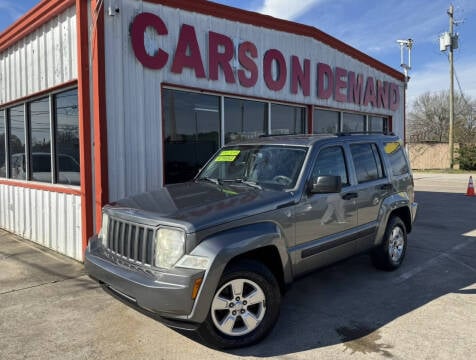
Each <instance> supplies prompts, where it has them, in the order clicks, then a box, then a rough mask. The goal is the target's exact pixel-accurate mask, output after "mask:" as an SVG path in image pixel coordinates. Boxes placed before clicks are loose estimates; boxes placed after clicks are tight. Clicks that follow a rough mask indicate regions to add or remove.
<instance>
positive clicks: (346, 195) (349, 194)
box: [342, 192, 359, 200]
mask: <svg viewBox="0 0 476 360" xmlns="http://www.w3.org/2000/svg"><path fill="white" fill-rule="evenodd" d="M358 196H359V195H358V194H357V193H355V192H350V193H347V194H344V195H342V199H344V200H350V199H355V198H356V197H358Z"/></svg>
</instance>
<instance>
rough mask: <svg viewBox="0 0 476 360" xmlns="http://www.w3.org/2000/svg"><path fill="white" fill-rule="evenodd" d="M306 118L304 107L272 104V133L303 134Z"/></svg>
mask: <svg viewBox="0 0 476 360" xmlns="http://www.w3.org/2000/svg"><path fill="white" fill-rule="evenodd" d="M305 119H306V111H305V109H304V108H303V107H298V106H287V105H280V104H271V134H302V133H304V132H305Z"/></svg>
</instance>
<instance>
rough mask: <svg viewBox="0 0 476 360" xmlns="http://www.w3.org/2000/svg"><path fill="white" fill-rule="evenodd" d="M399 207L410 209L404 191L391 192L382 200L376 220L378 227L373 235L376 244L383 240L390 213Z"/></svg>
mask: <svg viewBox="0 0 476 360" xmlns="http://www.w3.org/2000/svg"><path fill="white" fill-rule="evenodd" d="M401 208H406V209H408V210H409V211H410V199H409V197H408V195H407V194H406V193H405V192H400V193H395V194H392V195H390V196H388V197H386V198H385V199H384V200H383V201H382V203H381V205H380V210H379V214H378V220H377V223H378V228H377V236H376V237H375V245H376V246H377V245H380V244H381V243H382V241H383V236H384V234H385V229H386V228H387V223H388V219H389V218H390V214H391V213H393V212H394V211H395V210H398V209H401Z"/></svg>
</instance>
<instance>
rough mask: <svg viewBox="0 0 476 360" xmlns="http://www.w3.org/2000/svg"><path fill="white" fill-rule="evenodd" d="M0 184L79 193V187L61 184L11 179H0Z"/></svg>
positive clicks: (63, 192) (72, 193) (64, 192)
mask: <svg viewBox="0 0 476 360" xmlns="http://www.w3.org/2000/svg"><path fill="white" fill-rule="evenodd" d="M0 184H1V185H8V186H18V187H22V188H26V189H33V190H42V191H49V192H55V193H61V194H71V195H81V190H80V189H75V188H70V187H63V186H61V185H53V184H46V183H45V184H42V183H37V182H31V181H18V180H13V179H0Z"/></svg>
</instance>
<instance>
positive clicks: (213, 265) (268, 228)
mask: <svg viewBox="0 0 476 360" xmlns="http://www.w3.org/2000/svg"><path fill="white" fill-rule="evenodd" d="M265 246H274V247H276V249H277V250H278V253H279V256H280V259H281V264H282V265H283V274H284V282H285V283H286V284H287V283H290V282H291V281H292V270H291V261H290V258H289V254H288V251H287V246H286V241H285V239H284V235H283V233H282V231H281V230H280V228H279V226H278V225H277V224H275V223H273V222H260V223H255V224H249V225H244V226H240V227H237V228H233V229H229V230H226V231H223V232H219V233H216V234H213V235H211V236H210V237H208V238H207V239H205V240H203V241H202V242H201V243H200V244H199V245H198V246H196V247H195V248H194V249H193V251H192V252H191V253H190V255H196V256H204V257H207V258H208V259H210V260H211V262H210V264H209V266H208V269H207V270H206V272H205V276H204V278H203V281H202V285H201V288H200V290H199V293H198V296H197V299H196V301H195V304H194V307H193V309H192V312H191V314H190V315H189V316H188V317H187V320H190V321H194V322H199V323H201V322H203V321H205V319H206V317H207V315H208V311H209V309H210V304H211V302H212V299H213V295H214V294H215V291H216V288H217V286H218V284H219V281H220V278H221V276H222V274H223V271H224V270H225V268H226V266H227V265H228V263H229V262H230V261H232V260H233V259H234V258H236V257H237V256H240V255H243V254H245V253H247V252H249V251H253V250H257V249H259V248H263V247H265Z"/></svg>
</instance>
